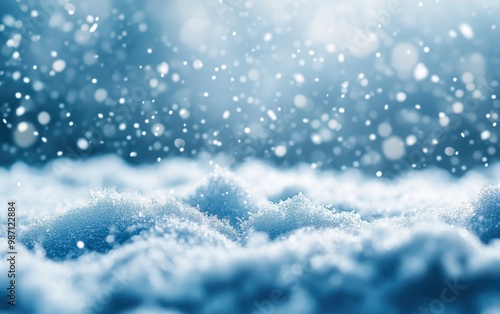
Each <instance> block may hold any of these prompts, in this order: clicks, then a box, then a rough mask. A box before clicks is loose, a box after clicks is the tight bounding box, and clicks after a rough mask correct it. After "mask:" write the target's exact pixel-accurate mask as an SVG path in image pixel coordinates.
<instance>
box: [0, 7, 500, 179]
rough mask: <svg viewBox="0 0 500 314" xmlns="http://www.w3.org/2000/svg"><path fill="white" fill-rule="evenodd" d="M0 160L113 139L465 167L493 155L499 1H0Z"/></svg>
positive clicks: (148, 153) (340, 161) (117, 146)
mask: <svg viewBox="0 0 500 314" xmlns="http://www.w3.org/2000/svg"><path fill="white" fill-rule="evenodd" d="M0 12H1V13H0V38H1V40H0V115H1V121H0V165H1V166H4V167H9V166H10V165H12V164H14V163H16V162H19V161H22V162H24V163H27V164H30V165H42V164H45V163H47V162H49V161H51V160H54V159H58V158H69V159H78V160H79V159H87V158H91V157H92V156H97V155H102V154H114V155H118V156H120V157H121V158H123V159H124V160H126V161H127V162H129V163H132V164H152V163H158V162H162V161H164V160H166V159H168V158H171V157H172V156H182V157H186V158H194V159H197V158H201V159H207V160H209V159H211V158H212V157H213V156H223V158H224V159H225V160H226V161H227V163H228V164H230V165H237V164H240V163H242V162H244V161H245V160H247V159H249V158H257V159H262V160H266V161H268V162H270V163H272V164H275V165H279V166H283V167H288V166H292V165H295V164H297V163H307V164H310V165H311V167H313V168H319V169H341V170H343V169H348V168H359V169H361V170H362V171H364V172H366V173H367V174H370V175H373V176H384V177H394V176H397V175H399V174H401V173H405V172H407V171H409V170H412V169H422V168H427V167H439V168H443V169H446V170H447V171H449V172H450V173H452V174H454V175H457V176H460V175H463V174H464V173H466V172H467V171H468V170H469V169H471V168H475V167H488V165H489V164H490V163H492V162H494V161H495V160H498V157H499V156H500V154H499V152H498V150H499V143H498V132H497V128H498V126H497V123H498V120H499V110H500V100H499V99H497V94H498V91H499V90H500V87H499V82H500V45H499V44H498V43H499V42H500V29H498V28H499V27H500V25H498V24H499V23H498V21H499V20H498V16H499V15H500V1H498V0H475V1H465V0H461V1H451V0H448V1H439V2H437V1H425V0H422V1H410V0H401V1H398V0H387V1H368V0H354V1H353V0H350V1H347V0H339V1H320V0H317V1H314V0H301V1H299V0H293V1H291V0H282V1H264V0H255V1H250V0H247V1H244V0H227V1H219V0H204V1H199V0H198V1H194V0H182V1H181V0H172V1H161V0H147V1H133V0H120V1H118V0H86V1H66V0H41V1H25V0H17V1H3V2H2V4H1V10H0Z"/></svg>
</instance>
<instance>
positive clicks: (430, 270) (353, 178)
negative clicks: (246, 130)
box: [0, 158, 500, 314]
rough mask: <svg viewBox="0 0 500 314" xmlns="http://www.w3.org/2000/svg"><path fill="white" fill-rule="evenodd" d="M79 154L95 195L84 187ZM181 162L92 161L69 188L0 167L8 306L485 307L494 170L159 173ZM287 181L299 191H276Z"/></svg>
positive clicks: (497, 259) (493, 229) (497, 232)
mask: <svg viewBox="0 0 500 314" xmlns="http://www.w3.org/2000/svg"><path fill="white" fill-rule="evenodd" d="M95 163H98V164H99V165H102V166H101V167H102V168H100V169H101V171H97V170H94V173H95V175H94V176H93V180H94V181H93V183H92V185H93V188H97V190H98V192H93V193H91V194H90V195H88V186H89V182H88V181H86V180H87V179H86V178H88V177H89V176H88V171H90V169H96V168H95ZM185 163H186V161H184V160H173V161H169V162H166V163H164V164H162V165H159V166H157V167H152V166H148V167H143V168H141V171H136V169H133V168H130V167H129V166H126V165H123V164H121V163H119V162H117V160H116V159H115V158H104V159H102V160H98V161H89V162H86V163H83V164H81V165H80V166H79V167H78V168H75V171H74V172H73V173H72V174H71V177H72V178H73V182H74V183H73V184H72V185H69V184H67V180H66V179H65V178H64V177H61V176H56V175H53V174H52V170H51V168H50V167H46V168H44V169H31V168H26V167H24V166H21V165H18V166H16V167H14V168H12V169H11V170H9V171H6V170H2V171H3V173H1V175H2V177H5V178H6V180H5V181H2V182H1V183H0V187H1V188H2V191H6V193H7V194H8V195H12V197H15V198H17V200H16V201H17V202H18V207H19V210H18V216H19V220H20V224H21V225H22V227H21V229H20V230H19V234H20V238H19V240H20V242H21V243H22V245H21V246H20V247H19V250H20V253H19V263H18V289H19V290H18V296H19V299H18V305H17V310H18V311H19V313H50V314H57V313H64V314H67V313H262V314H268V313H498V311H499V309H500V302H499V301H498V295H499V294H500V268H499V267H498V265H500V241H498V240H497V239H498V238H500V225H499V222H500V186H499V185H492V184H495V183H496V182H495V178H498V176H497V175H498V174H500V168H498V167H493V168H491V169H490V170H489V172H488V175H486V173H483V172H481V171H475V172H471V174H470V175H468V176H466V177H464V178H462V179H452V178H451V177H448V176H447V175H444V174H443V173H442V172H439V171H435V170H427V171H425V172H423V173H415V174H411V175H409V176H407V177H405V178H400V179H399V180H398V181H396V182H386V181H383V180H381V179H379V180H377V179H369V178H366V177H364V176H363V175H361V174H359V173H356V172H348V173H335V172H327V171H324V172H317V171H313V170H311V169H310V168H306V167H298V168H296V169H293V170H278V169H274V168H269V167H268V166H266V165H265V164H261V163H258V162H249V163H247V164H245V165H243V166H242V167H240V168H238V169H235V170H234V171H233V172H229V171H227V170H224V169H211V167H209V166H206V167H205V166H203V165H202V164H201V163H200V164H191V167H189V169H190V170H189V171H185V172H184V174H183V176H181V178H182V180H180V181H179V180H177V181H176V180H172V178H171V177H170V176H169V175H168V173H169V172H170V171H172V172H173V169H178V168H180V167H184V169H188V168H187V167H185V165H186V164H185ZM116 169H119V172H116V171H115V170H116ZM200 173H204V174H206V175H207V176H206V179H204V180H203V181H202V182H201V183H200V182H199V178H200V176H199V175H200ZM158 174H162V177H160V178H159V176H158ZM68 176H69V175H68ZM125 178H128V179H127V180H126V179H125ZM134 178H135V179H137V180H134ZM139 178H142V179H139ZM429 178H432V180H429ZM141 180H142V181H141ZM148 180H149V182H150V184H147V185H146V184H144V182H148ZM155 180H156V181H155ZM7 182H10V184H9V183H7ZM12 182H16V183H17V184H12ZM28 182H29V184H27V183H28ZM141 182H142V183H141ZM47 183H49V186H51V189H46V190H44V189H43V188H42V187H43V186H45V185H47ZM423 183H427V184H423ZM106 186H107V187H113V188H105V187H106ZM438 187H442V188H441V189H439V188H438ZM59 188H60V189H61V190H59ZM33 190H37V191H38V192H37V193H33ZM290 191H299V192H297V193H296V194H295V195H292V196H291V197H286V199H282V200H280V198H281V196H286V195H287V194H289V193H290ZM347 191H349V192H347ZM63 192H64V193H63ZM292 194H294V193H292ZM63 198H64V199H65V200H63ZM270 200H272V201H270ZM37 203H38V204H40V206H36V205H35V204H37ZM57 204H59V205H57ZM33 217H34V218H33ZM2 224H3V225H5V217H2ZM2 232H5V231H4V230H3V231H2ZM5 245H6V243H4V241H3V242H2V243H0V247H1V251H2V255H1V258H2V259H3V260H5V258H6V255H5V252H6V246H5ZM0 271H1V272H4V273H5V272H6V264H5V263H2V264H1V269H0ZM1 281H2V285H5V284H6V282H5V281H6V278H5V276H2V279H1ZM0 307H1V310H2V311H3V312H9V311H11V309H9V308H8V307H7V306H6V305H5V302H2V303H1V305H0Z"/></svg>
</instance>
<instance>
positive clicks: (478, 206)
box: [468, 185, 500, 243]
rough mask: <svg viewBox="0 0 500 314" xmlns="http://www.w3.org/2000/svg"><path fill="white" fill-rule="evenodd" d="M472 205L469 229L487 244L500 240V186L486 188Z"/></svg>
mask: <svg viewBox="0 0 500 314" xmlns="http://www.w3.org/2000/svg"><path fill="white" fill-rule="evenodd" d="M471 205H472V210H473V214H472V216H471V217H470V220H469V224H468V225H469V228H470V229H471V230H472V231H473V232H474V233H475V234H476V235H477V236H478V237H479V238H480V239H481V241H483V242H485V243H489V242H490V241H492V240H493V239H498V238H500V185H497V186H489V187H486V188H484V189H483V190H482V191H481V193H480V195H479V197H478V198H477V199H476V200H474V201H473V202H472V204H471Z"/></svg>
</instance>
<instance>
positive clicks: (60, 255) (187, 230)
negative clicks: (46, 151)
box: [20, 189, 236, 260]
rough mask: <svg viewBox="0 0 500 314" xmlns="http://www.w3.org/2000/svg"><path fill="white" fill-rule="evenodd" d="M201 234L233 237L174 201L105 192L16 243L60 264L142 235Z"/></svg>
mask: <svg viewBox="0 0 500 314" xmlns="http://www.w3.org/2000/svg"><path fill="white" fill-rule="evenodd" d="M202 230H204V232H203V234H205V235H206V237H208V235H210V236H211V239H212V240H214V241H216V240H217V238H219V240H223V239H226V237H223V236H222V235H221V234H220V235H219V234H218V233H219V232H222V233H225V234H226V235H228V236H229V237H231V236H232V237H233V238H235V236H236V234H235V232H234V231H233V230H232V228H231V227H230V226H227V225H225V224H224V223H223V222H221V221H218V220H215V219H210V218H208V217H207V216H206V215H204V214H202V213H200V212H199V211H198V210H197V209H195V208H190V207H187V206H185V205H183V204H181V203H180V202H178V201H176V200H174V199H173V198H169V197H166V198H164V199H162V200H157V199H154V198H153V199H151V198H145V197H141V196H139V195H136V194H132V193H117V192H116V191H114V190H110V189H106V190H104V191H102V192H97V193H94V194H93V199H92V200H91V201H90V202H89V203H88V204H87V205H86V206H83V207H80V208H75V209H72V210H69V211H67V212H66V213H64V214H61V215H56V216H55V217H51V218H49V219H46V220H43V221H40V222H38V223H35V224H33V225H32V226H28V228H27V229H26V230H25V232H23V233H22V234H21V237H20V240H21V242H22V243H23V244H24V245H26V247H27V248H28V249H35V248H40V249H43V251H44V253H45V254H46V256H47V257H48V258H50V259H53V260H64V259H68V258H69V259H71V258H77V257H79V256H81V255H83V254H84V253H88V252H97V253H106V252H108V251H110V250H111V249H113V248H115V247H117V246H119V245H122V244H124V243H127V242H129V241H131V239H132V238H133V237H134V236H138V235H140V234H145V233H148V234H150V235H151V234H155V235H165V234H171V235H175V236H176V237H177V238H179V239H189V241H191V242H193V241H195V239H196V238H197V235H199V234H200V233H202V232H201V231H202ZM204 242H206V240H205V239H204Z"/></svg>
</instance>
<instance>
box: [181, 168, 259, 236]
mask: <svg viewBox="0 0 500 314" xmlns="http://www.w3.org/2000/svg"><path fill="white" fill-rule="evenodd" d="M188 202H189V204H190V205H192V206H196V207H199V208H200V210H201V211H202V212H205V213H208V214H209V215H215V216H217V217H218V218H219V219H227V220H229V221H230V223H231V225H233V226H235V227H239V225H240V222H241V221H243V220H246V219H247V218H248V216H249V213H250V212H253V211H256V210H257V203H258V201H257V200H256V198H255V197H253V196H252V194H251V193H250V192H249V191H248V188H246V187H245V185H244V184H243V183H242V182H241V181H240V180H238V179H237V178H235V177H234V175H233V174H232V173H231V172H230V171H229V170H227V169H222V168H216V169H215V171H213V172H212V173H211V174H210V175H209V176H208V177H207V178H206V179H205V180H204V182H203V183H202V184H201V185H200V186H199V187H198V188H197V189H196V191H195V192H194V195H191V197H190V198H189V199H188Z"/></svg>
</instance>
